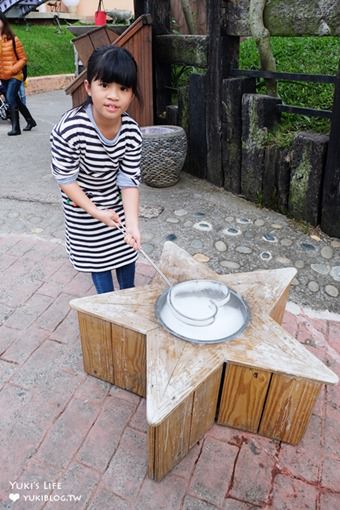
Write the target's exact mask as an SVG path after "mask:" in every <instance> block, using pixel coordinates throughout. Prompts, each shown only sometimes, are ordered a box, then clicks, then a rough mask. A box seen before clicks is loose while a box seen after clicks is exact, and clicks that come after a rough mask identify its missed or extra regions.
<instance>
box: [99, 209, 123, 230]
mask: <svg viewBox="0 0 340 510" xmlns="http://www.w3.org/2000/svg"><path fill="white" fill-rule="evenodd" d="M95 218H96V219H97V220H99V221H101V222H102V223H105V225H107V226H108V227H113V228H114V227H115V226H116V225H119V224H120V218H119V215H118V214H117V213H116V212H115V211H114V210H113V209H106V210H101V209H98V210H97V211H96V214H95Z"/></svg>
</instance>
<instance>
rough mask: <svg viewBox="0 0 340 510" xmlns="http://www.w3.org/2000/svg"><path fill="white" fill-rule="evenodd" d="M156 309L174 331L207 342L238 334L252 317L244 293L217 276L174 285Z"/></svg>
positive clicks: (170, 330)
mask: <svg viewBox="0 0 340 510" xmlns="http://www.w3.org/2000/svg"><path fill="white" fill-rule="evenodd" d="M223 287H224V289H225V290H224V291H223ZM198 288H199V292H197V289H198ZM169 295H170V296H171V295H172V297H170V298H169ZM223 296H224V297H223ZM171 303H172V304H171ZM155 313H156V317H157V319H158V320H159V322H160V323H161V324H162V326H163V327H164V328H165V329H166V330H167V331H169V332H170V333H171V334H173V335H175V336H177V337H178V338H181V339H182V340H187V341H189V342H193V343H204V344H213V343H221V342H226V341H228V340H231V339H232V338H235V337H237V336H238V335H240V333H241V332H242V331H243V330H244V329H245V328H246V327H247V325H248V323H249V320H250V312H249V308H248V306H247V304H246V302H245V301H244V300H243V299H242V297H241V296H240V295H239V294H237V292H235V291H234V290H232V289H230V288H228V287H227V286H226V285H223V284H222V283H220V282H216V281H213V280H188V281H186V282H181V283H178V284H175V285H173V286H172V287H171V289H166V290H165V291H164V292H163V293H162V294H161V295H160V296H159V298H158V300H157V302H156V306H155Z"/></svg>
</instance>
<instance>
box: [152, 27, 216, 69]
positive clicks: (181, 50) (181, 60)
mask: <svg viewBox="0 0 340 510" xmlns="http://www.w3.org/2000/svg"><path fill="white" fill-rule="evenodd" d="M207 51H208V37H207V36H205V35H157V36H156V37H155V55H156V58H157V60H158V61H159V62H167V63H170V64H184V65H190V66H197V67H203V68H206V67H207V66H208V56H207Z"/></svg>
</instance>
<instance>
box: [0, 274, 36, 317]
mask: <svg viewBox="0 0 340 510" xmlns="http://www.w3.org/2000/svg"><path fill="white" fill-rule="evenodd" d="M12 267H13V266H12ZM40 285H41V283H40V282H39V281H30V280H29V279H27V278H20V277H19V276H18V277H17V276H15V277H11V276H7V275H5V276H4V278H3V281H2V288H1V289H0V302H1V303H4V304H6V306H7V307H8V308H13V307H15V306H20V305H23V304H24V303H25V301H27V299H29V298H30V297H31V296H32V295H33V294H34V293H35V292H36V291H37V290H38V288H39V287H40Z"/></svg>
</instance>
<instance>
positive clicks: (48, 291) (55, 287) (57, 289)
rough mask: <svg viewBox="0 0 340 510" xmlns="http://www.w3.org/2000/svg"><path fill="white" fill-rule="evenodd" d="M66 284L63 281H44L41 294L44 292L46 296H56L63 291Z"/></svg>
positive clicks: (40, 290) (40, 289) (40, 288)
mask: <svg viewBox="0 0 340 510" xmlns="http://www.w3.org/2000/svg"><path fill="white" fill-rule="evenodd" d="M63 290H64V285H63V284H62V283H55V282H51V281H48V282H44V283H43V284H42V285H41V287H39V294H43V295H44V296H50V297H52V298H56V297H57V296H59V294H61V292H63Z"/></svg>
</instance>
